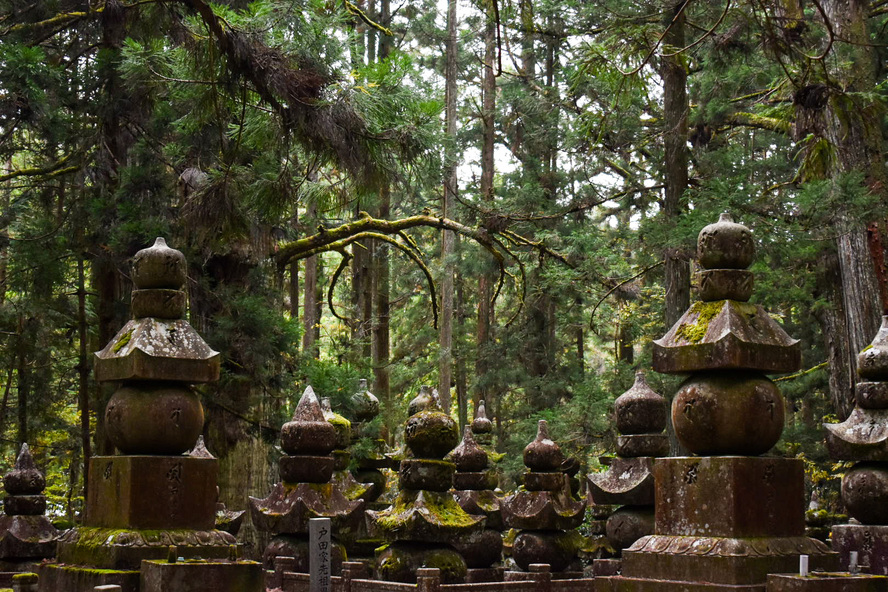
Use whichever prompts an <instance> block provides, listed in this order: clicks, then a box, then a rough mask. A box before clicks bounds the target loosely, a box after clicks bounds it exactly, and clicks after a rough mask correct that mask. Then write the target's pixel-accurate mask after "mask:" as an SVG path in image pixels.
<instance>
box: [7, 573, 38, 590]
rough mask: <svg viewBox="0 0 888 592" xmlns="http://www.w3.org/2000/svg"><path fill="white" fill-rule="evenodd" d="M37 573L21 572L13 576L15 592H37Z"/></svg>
mask: <svg viewBox="0 0 888 592" xmlns="http://www.w3.org/2000/svg"><path fill="white" fill-rule="evenodd" d="M37 580H38V578H37V574H35V573H20V574H16V575H14V576H12V590H13V592H37Z"/></svg>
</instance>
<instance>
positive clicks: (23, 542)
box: [0, 444, 59, 585]
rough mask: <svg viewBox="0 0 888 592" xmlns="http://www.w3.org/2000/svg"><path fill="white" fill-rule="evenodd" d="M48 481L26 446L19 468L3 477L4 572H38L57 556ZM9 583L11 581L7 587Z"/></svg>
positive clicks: (0, 547) (0, 531) (0, 549)
mask: <svg viewBox="0 0 888 592" xmlns="http://www.w3.org/2000/svg"><path fill="white" fill-rule="evenodd" d="M45 487H46V478H45V477H44V475H43V472H42V471H40V469H38V468H37V467H36V465H35V464H34V459H33V458H32V457H31V451H30V450H28V445H27V444H22V449H21V452H19V455H18V458H17V459H16V461H15V467H14V468H13V469H12V470H11V471H10V472H8V473H6V476H5V477H3V489H4V490H5V491H6V498H5V499H4V500H3V516H2V517H0V572H3V573H4V574H5V573H9V572H27V571H34V570H35V569H36V564H37V563H39V562H40V561H42V560H43V559H46V558H49V557H55V554H56V539H57V538H58V536H59V532H58V531H57V530H56V529H55V527H54V526H53V525H52V523H51V522H50V521H49V519H48V518H47V517H46V516H45V515H44V512H45V511H46V496H45V495H43V489H44V488H45ZM8 584H9V582H7V585H8Z"/></svg>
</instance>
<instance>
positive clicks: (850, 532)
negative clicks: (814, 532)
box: [832, 524, 888, 576]
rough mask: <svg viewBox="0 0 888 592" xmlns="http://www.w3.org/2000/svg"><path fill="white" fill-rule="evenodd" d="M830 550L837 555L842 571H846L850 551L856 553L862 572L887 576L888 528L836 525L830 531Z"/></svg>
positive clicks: (864, 525) (880, 526) (863, 525)
mask: <svg viewBox="0 0 888 592" xmlns="http://www.w3.org/2000/svg"><path fill="white" fill-rule="evenodd" d="M832 548H833V551H835V552H837V553H838V554H839V566H840V567H841V569H843V570H847V569H848V560H849V558H850V557H851V551H857V563H858V564H859V565H860V566H861V567H862V568H864V571H869V573H871V574H873V575H879V576H884V575H888V526H882V525H866V524H837V525H836V526H833V530H832ZM867 568H868V569H867Z"/></svg>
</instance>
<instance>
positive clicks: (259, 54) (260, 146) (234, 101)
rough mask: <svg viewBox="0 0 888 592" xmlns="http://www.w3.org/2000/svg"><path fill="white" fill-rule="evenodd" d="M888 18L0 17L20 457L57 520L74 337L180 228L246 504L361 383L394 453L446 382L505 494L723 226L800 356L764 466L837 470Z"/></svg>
mask: <svg viewBox="0 0 888 592" xmlns="http://www.w3.org/2000/svg"><path fill="white" fill-rule="evenodd" d="M886 26H888V2H885V1H884V0H879V1H875V2H866V1H858V0H811V1H807V0H804V1H803V0H740V1H739V2H733V1H724V0H721V1H717V2H708V1H702V0H696V1H695V0H684V1H676V0H665V1H664V0H652V1H647V2H634V1H626V0H620V1H611V0H595V1H591V0H566V1H565V0H459V2H457V1H456V0H437V1H431V0H402V1H401V2H395V3H392V2H391V0H353V1H349V0H343V1H340V0H323V1H322V0H289V1H286V2H276V1H271V0H257V1H255V2H251V3H248V2H245V1H241V0H227V1H222V2H219V3H214V4H209V3H206V2H205V1H204V0H127V1H121V0H88V1H81V0H43V1H38V2H28V1H25V2H21V1H14V0H0V159H2V161H0V162H2V165H0V284H2V288H0V438H2V440H0V443H2V446H0V450H2V455H0V457H2V459H3V462H2V463H0V464H4V465H9V464H10V463H11V461H12V459H13V452H14V449H15V447H16V443H18V442H21V441H28V442H29V444H31V445H32V449H33V450H34V451H35V453H36V455H37V457H38V462H39V463H40V464H41V465H42V466H44V467H46V468H47V470H48V472H49V482H50V493H51V501H52V510H53V512H54V513H55V514H56V515H57V516H65V517H67V518H68V519H70V520H73V519H75V517H76V513H77V511H78V510H79V508H80V506H81V503H82V494H83V483H84V472H85V466H86V464H85V463H84V461H85V459H87V458H89V457H90V456H91V455H95V454H109V453H112V452H113V451H112V450H109V445H108V443H107V441H106V439H105V437H104V434H103V427H102V413H103V410H104V406H105V402H106V401H107V398H108V396H109V395H110V392H109V389H108V387H106V386H103V385H97V384H96V383H95V382H94V381H93V379H92V377H91V357H92V352H93V351H96V350H98V349H100V348H101V347H102V346H104V344H105V343H107V342H108V341H109V340H110V338H111V337H112V336H113V335H114V333H116V331H117V330H118V329H119V328H120V327H121V326H122V325H123V323H124V322H125V320H126V319H127V317H128V314H129V312H128V299H129V294H128V291H129V290H130V289H131V288H130V282H129V278H128V270H129V267H128V262H129V259H130V258H131V257H132V255H133V254H134V253H135V252H136V251H137V250H139V249H141V248H144V247H146V246H148V245H150V244H151V243H152V242H153V239H154V237H156V236H165V237H166V238H167V240H168V242H169V243H170V244H171V245H172V246H173V247H175V248H178V249H180V250H182V251H183V252H184V253H185V254H186V256H187V258H188V261H189V264H190V272H189V283H188V290H189V298H190V320H191V322H192V324H193V325H194V326H195V327H196V328H197V330H198V331H200V332H201V334H202V335H203V336H204V337H205V339H206V340H207V341H208V342H209V343H210V345H211V346H212V347H213V348H214V349H216V350H219V351H220V352H221V353H222V356H223V360H224V361H223V379H222V381H221V382H220V383H219V384H218V385H212V386H210V387H208V388H205V389H204V391H203V392H204V405H205V408H206V411H207V417H208V423H207V427H206V430H205V435H206V439H207V445H208V447H209V449H210V450H211V451H212V452H213V453H214V454H215V455H216V456H217V457H219V459H220V462H221V477H220V486H221V495H222V498H223V500H224V501H225V502H226V503H228V505H229V506H230V507H233V508H243V507H244V505H245V500H246V495H247V494H254V495H259V494H262V495H264V493H265V492H266V491H267V490H268V488H269V486H270V483H272V482H273V480H274V479H275V477H276V464H275V461H276V458H277V457H276V455H277V454H279V451H276V450H275V446H276V444H277V437H278V430H279V427H280V425H281V424H282V423H283V422H284V421H286V419H287V417H288V414H289V413H290V412H291V411H292V408H293V406H294V403H295V400H296V398H297V396H298V393H299V392H301V390H302V388H303V387H304V385H305V384H306V383H311V384H312V385H313V386H314V388H315V390H316V391H318V392H319V394H320V395H321V396H329V397H331V398H332V399H333V405H334V409H337V410H339V411H341V412H343V413H345V414H346V415H348V401H349V396H350V395H351V393H352V392H354V390H355V388H356V385H357V379H358V378H360V377H367V378H370V379H371V384H372V388H371V390H372V391H373V392H374V393H375V394H376V395H377V396H378V397H379V399H380V400H381V402H382V409H383V412H382V415H381V417H380V419H379V420H377V421H378V423H379V429H380V432H381V434H382V435H383V437H385V438H387V439H388V440H389V442H390V443H392V444H393V445H395V444H397V442H398V440H399V435H398V430H399V426H400V424H401V423H402V422H403V420H404V418H405V417H404V416H405V414H406V406H407V402H408V401H409V400H410V399H411V398H413V397H414V396H415V394H416V392H417V391H418V388H419V386H420V385H422V384H430V385H437V388H438V389H439V391H440V393H441V397H442V400H443V401H444V402H445V404H452V409H453V413H454V415H455V416H457V417H458V418H459V419H460V421H461V422H465V421H466V420H467V418H469V419H470V418H471V416H472V413H473V412H474V409H475V407H476V406H477V403H478V401H479V400H481V399H484V400H485V401H486V403H487V409H488V413H489V415H491V416H492V418H493V419H494V422H495V434H496V438H495V442H496V446H497V448H498V449H499V450H500V451H503V452H506V453H510V454H506V457H505V459H504V460H503V462H502V466H503V473H504V476H505V478H507V479H508V478H509V477H510V476H512V475H514V474H516V473H517V472H518V471H519V470H520V455H519V454H517V452H518V451H520V450H521V448H523V446H524V445H525V444H526V443H527V442H528V441H529V440H530V439H531V438H532V433H533V429H534V424H535V420H536V419H538V418H547V419H549V420H550V423H551V424H552V428H553V432H554V435H555V436H556V437H557V439H558V440H559V442H561V443H562V444H563V446H565V447H566V448H567V449H568V450H569V451H570V452H571V453H572V454H574V455H576V456H577V457H578V458H579V459H580V461H581V464H582V466H583V468H584V470H594V469H595V468H596V467H597V463H598V461H597V456H598V455H599V454H602V453H606V452H608V451H609V450H613V446H612V443H613V437H614V434H613V428H612V427H611V422H610V421H609V418H608V413H609V409H610V404H611V403H612V401H613V399H614V398H615V397H616V396H618V395H619V394H620V393H622V392H623V391H625V390H626V389H627V388H628V387H629V386H630V385H631V382H632V375H633V372H634V371H635V370H636V369H642V370H646V369H649V367H650V343H651V340H652V339H656V338H658V337H660V336H662V335H663V334H664V333H665V331H666V329H667V328H668V327H669V326H671V324H672V323H674V322H675V320H677V318H678V317H679V316H680V315H681V314H682V312H683V311H684V310H685V309H686V308H687V307H688V304H689V302H690V300H691V299H692V298H693V296H692V291H691V284H692V272H693V268H694V254H695V240H696V235H697V233H698V232H699V230H700V229H701V228H702V227H703V226H705V225H706V224H708V223H710V222H713V221H715V220H716V219H717V217H718V213H720V212H722V211H730V212H732V213H733V215H734V217H735V219H737V220H738V221H741V222H743V223H745V224H747V225H748V226H749V227H751V228H752V229H753V230H754V234H755V237H756V240H757V244H758V255H757V259H756V262H755V264H754V266H753V268H752V269H753V270H754V271H755V273H756V291H755V296H754V297H753V298H754V300H755V301H756V302H759V303H761V304H762V305H764V306H765V308H766V309H767V310H768V311H770V312H771V313H772V314H774V315H775V317H776V318H778V319H779V321H780V322H781V323H782V324H783V325H784V327H785V328H786V330H787V332H788V333H789V334H790V335H792V336H794V337H796V338H799V339H801V341H802V347H803V360H804V362H803V363H804V368H803V370H802V371H801V372H799V373H798V374H795V375H792V376H787V377H782V378H780V382H779V384H780V386H781V387H782V388H783V391H784V394H785V395H786V398H787V409H788V411H789V412H790V413H789V415H788V418H789V419H788V426H787V430H786V432H785V435H784V440H783V441H782V442H781V444H780V445H779V446H778V448H777V451H776V452H777V453H778V454H791V455H801V456H803V457H805V458H807V459H809V460H810V461H811V464H810V467H811V470H810V471H809V473H810V475H811V476H812V477H813V483H814V485H818V486H819V485H820V484H822V483H825V482H828V481H829V480H830V479H834V475H831V474H830V472H831V470H832V468H831V467H830V466H829V465H828V464H825V454H824V452H823V450H822V446H821V445H820V440H821V431H820V428H819V425H820V422H821V421H823V420H824V418H826V420H827V421H829V420H833V421H834V420H838V419H842V418H843V417H844V416H846V415H847V414H848V412H849V411H850V409H851V407H852V406H853V384H854V382H855V368H854V363H855V361H854V360H855V357H854V356H855V354H856V352H858V351H859V350H860V349H862V348H863V347H864V346H865V345H866V344H868V343H869V342H870V340H871V339H872V337H873V336H874V335H875V332H876V329H877V327H878V323H879V316H880V314H881V312H882V310H883V309H884V308H885V306H884V303H885V302H886V300H888V298H886V296H885V294H884V285H885V282H884V263H883V261H884V256H883V252H884V244H883V241H884V232H885V229H886V228H885V219H886V215H885V212H886V210H885V202H886V192H888V188H886V182H888V180H886V167H885V156H884V154H883V147H884V135H885V134H884V131H885V109H884V100H885V84H886V70H885V58H886V55H885V54H886V47H888V45H886V43H888V34H886V31H885V29H886ZM648 376H649V382H651V384H652V385H653V386H654V387H655V388H656V389H658V390H659V391H660V392H662V393H663V394H664V395H666V396H671V393H672V392H673V390H674V388H675V386H676V384H677V383H678V379H677V378H674V377H665V376H659V375H656V374H654V373H652V372H651V373H649V375H648Z"/></svg>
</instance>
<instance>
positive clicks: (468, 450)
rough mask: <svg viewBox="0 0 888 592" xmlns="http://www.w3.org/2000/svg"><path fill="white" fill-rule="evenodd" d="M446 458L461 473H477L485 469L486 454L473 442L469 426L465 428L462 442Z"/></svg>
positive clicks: (473, 438)
mask: <svg viewBox="0 0 888 592" xmlns="http://www.w3.org/2000/svg"><path fill="white" fill-rule="evenodd" d="M447 457H448V458H449V459H450V461H451V462H453V463H454V464H455V465H456V470H457V471H460V472H461V473H468V472H479V471H483V470H484V469H486V468H487V463H488V458H487V453H486V452H485V451H484V449H483V448H481V447H480V446H478V443H477V442H475V437H474V435H473V434H472V428H471V427H470V426H466V427H465V429H464V431H463V439H462V442H460V443H459V445H458V446H457V447H456V448H454V449H453V451H452V452H451V453H450V454H448V455H447Z"/></svg>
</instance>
